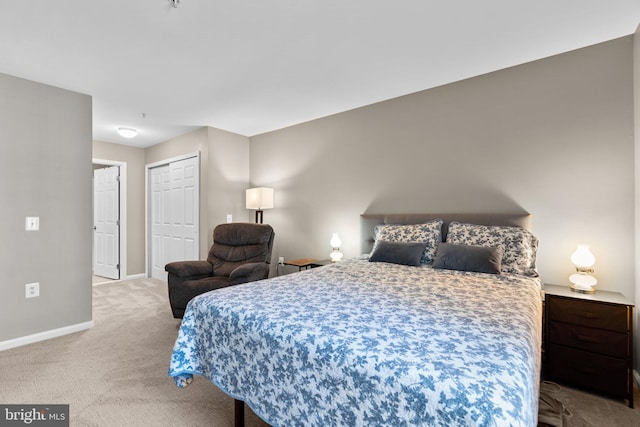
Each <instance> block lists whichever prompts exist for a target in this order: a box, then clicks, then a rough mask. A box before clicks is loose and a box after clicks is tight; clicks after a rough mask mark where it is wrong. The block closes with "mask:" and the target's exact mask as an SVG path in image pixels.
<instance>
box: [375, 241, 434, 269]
mask: <svg viewBox="0 0 640 427" xmlns="http://www.w3.org/2000/svg"><path fill="white" fill-rule="evenodd" d="M426 246H427V244H426V243H404V242H387V241H385V240H379V241H378V243H377V244H376V247H375V249H374V250H373V252H372V253H371V256H370V257H369V261H371V262H390V263H393V264H402V265H414V266H418V265H420V259H421V258H422V253H423V252H424V248H425V247H426Z"/></svg>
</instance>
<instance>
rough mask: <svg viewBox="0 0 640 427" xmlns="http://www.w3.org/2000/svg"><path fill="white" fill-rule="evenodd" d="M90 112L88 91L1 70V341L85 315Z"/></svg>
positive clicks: (87, 304) (76, 320)
mask: <svg viewBox="0 0 640 427" xmlns="http://www.w3.org/2000/svg"><path fill="white" fill-rule="evenodd" d="M91 114H92V112H91V97H89V96H87V95H82V94H79V93H74V92H70V91H67V90H63V89H58V88H54V87H52V86H47V85H43V84H40V83H35V82H31V81H28V80H23V79H19V78H16V77H12V76H8V75H6V74H0V129H1V130H2V131H1V132H0V145H1V148H2V157H0V176H1V177H2V181H3V185H2V186H1V187H0V188H1V189H0V200H1V201H2V209H0V236H2V241H1V242H0V269H1V270H2V282H1V283H0V287H1V288H2V298H0V341H6V340H11V339H14V338H18V337H23V336H27V335H32V334H36V333H40V332H43V331H49V330H53V329H57V328H63V327H68V326H73V325H79V324H82V323H86V322H90V321H91V245H92V244H91V239H92V231H91V226H92V218H91V212H92V207H91V198H92V191H91V180H92V166H91V132H92V130H91V126H92V123H91ZM26 216H39V217H40V231H37V232H26V231H25V230H24V226H25V217H26ZM32 282H39V283H40V297H38V298H32V299H25V288H24V285H25V284H26V283H32Z"/></svg>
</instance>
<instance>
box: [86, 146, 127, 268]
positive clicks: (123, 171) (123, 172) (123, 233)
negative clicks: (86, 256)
mask: <svg viewBox="0 0 640 427" xmlns="http://www.w3.org/2000/svg"><path fill="white" fill-rule="evenodd" d="M92 163H93V164H94V165H104V166H118V167H119V169H120V172H119V176H120V191H118V194H119V196H118V204H119V205H120V212H119V216H120V227H119V228H118V233H119V236H118V240H119V242H120V245H119V252H120V253H119V256H120V280H125V279H126V278H127V163H126V162H120V161H117V160H106V159H96V158H93V160H92ZM92 187H93V186H92ZM91 212H93V197H92V207H91ZM92 250H93V249H92ZM93 256H95V254H93Z"/></svg>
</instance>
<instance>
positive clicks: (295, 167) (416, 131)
mask: <svg viewBox="0 0 640 427" xmlns="http://www.w3.org/2000/svg"><path fill="white" fill-rule="evenodd" d="M633 134H634V122H633V40H632V37H624V38H621V39H617V40H613V41H611V42H607V43H603V44H599V45H595V46H592V47H588V48H585V49H581V50H578V51H573V52H569V53H565V54H562V55H558V56H555V57H551V58H547V59H544V60H540V61H536V62H533V63H528V64H524V65H521V66H517V67H513V68H509V69H505V70H501V71H498V72H495V73H491V74H487V75H483V76H479V77H475V78H472V79H468V80H464V81H461V82H457V83H454V84H450V85H446V86H442V87H438V88H435V89H431V90H427V91H423V92H419V93H415V94H412V95H408V96H404V97H400V98H396V99H392V100H389V101H386V102H382V103H379V104H374V105H371V106H367V107H364V108H359V109H356V110H352V111H348V112H345V113H341V114H337V115H334V116H330V117H326V118H323V119H319V120H315V121H312V122H308V123H304V124H301V125H297V126H293V127H289V128H286V129H282V130H279V131H275V132H271V133H267V134H263V135H259V136H256V137H252V138H251V174H250V176H251V181H252V185H260V186H262V185H264V186H271V187H274V188H275V198H276V200H275V209H273V210H271V211H267V212H266V213H265V216H266V218H267V220H268V222H269V223H271V224H272V225H273V226H274V228H275V230H276V236H277V238H276V241H275V249H274V250H275V252H274V256H284V257H285V258H287V259H291V258H302V257H316V258H327V256H328V254H329V252H330V250H331V247H330V245H329V239H330V237H331V233H332V232H339V233H340V236H341V237H342V241H343V247H342V250H343V252H344V253H345V256H354V255H357V254H358V253H359V247H358V243H359V235H358V234H359V226H358V224H359V222H358V221H359V215H360V214H362V213H365V212H366V213H391V212H397V213H412V212H421V211H424V212H473V211H480V212H509V211H522V210H524V211H527V212H530V213H532V214H533V218H534V229H535V233H536V234H537V236H538V237H539V238H540V242H541V243H540V249H539V252H538V267H539V272H540V274H541V277H542V280H543V281H544V282H547V283H557V284H567V283H568V282H567V278H568V276H569V275H570V274H571V273H572V272H573V270H574V268H573V265H572V264H571V262H570V260H569V257H570V255H571V253H572V252H573V251H574V250H575V247H576V245H577V244H578V243H583V242H584V243H588V244H590V245H591V248H592V251H593V253H594V254H595V256H596V258H597V263H596V265H595V269H596V273H595V276H596V277H597V278H598V280H599V284H598V288H599V289H610V290H617V291H620V292H622V293H624V294H625V295H626V296H627V297H629V298H631V299H635V282H634V140H633Z"/></svg>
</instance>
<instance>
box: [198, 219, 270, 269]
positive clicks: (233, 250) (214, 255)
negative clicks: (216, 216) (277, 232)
mask: <svg viewBox="0 0 640 427" xmlns="http://www.w3.org/2000/svg"><path fill="white" fill-rule="evenodd" d="M272 239H273V228H271V226H270V225H268V224H253V223H229V224H220V225H218V226H217V227H216V228H215V229H214V230H213V245H212V246H211V249H210V250H209V256H208V257H207V261H209V262H210V263H211V264H212V265H213V275H214V276H215V277H220V276H225V277H227V276H229V275H230V274H231V272H232V271H233V270H234V269H235V268H236V267H238V266H239V265H241V264H245V263H249V262H267V263H269V262H270V261H271V259H270V258H271V246H270V243H271V242H272Z"/></svg>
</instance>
